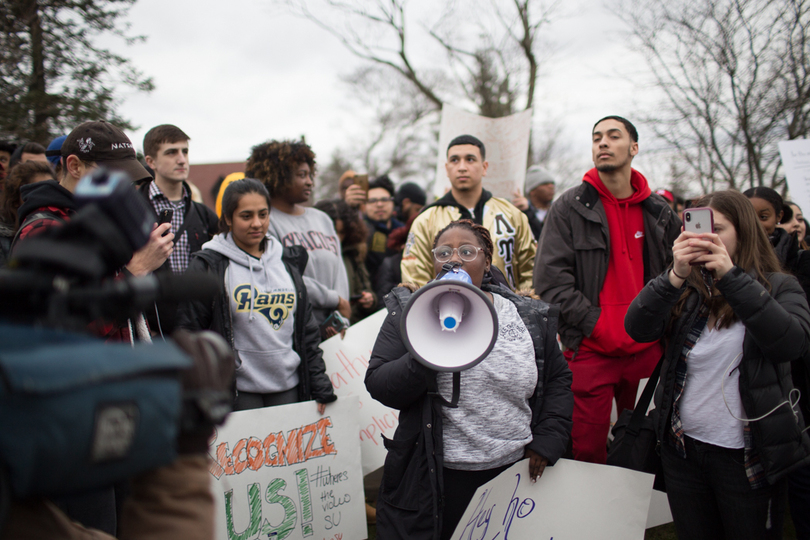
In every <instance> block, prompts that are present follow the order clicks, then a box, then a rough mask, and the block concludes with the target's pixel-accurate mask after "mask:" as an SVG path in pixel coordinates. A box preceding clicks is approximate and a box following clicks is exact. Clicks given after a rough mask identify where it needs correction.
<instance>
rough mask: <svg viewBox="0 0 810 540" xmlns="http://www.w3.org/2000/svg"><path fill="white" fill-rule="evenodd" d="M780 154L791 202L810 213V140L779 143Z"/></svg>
mask: <svg viewBox="0 0 810 540" xmlns="http://www.w3.org/2000/svg"><path fill="white" fill-rule="evenodd" d="M779 154H780V155H781V156H782V166H783V167H784V168H785V178H786V179H787V184H788V189H789V190H790V200H792V201H793V202H795V203H796V204H798V205H799V206H800V207H801V209H802V210H803V211H805V212H810V139H796V140H794V141H782V142H780V143H779Z"/></svg>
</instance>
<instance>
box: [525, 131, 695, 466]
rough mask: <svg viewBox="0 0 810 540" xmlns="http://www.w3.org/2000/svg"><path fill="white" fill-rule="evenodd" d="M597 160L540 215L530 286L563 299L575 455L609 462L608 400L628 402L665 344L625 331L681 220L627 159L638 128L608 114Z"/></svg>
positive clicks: (621, 405)
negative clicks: (633, 336) (636, 337)
mask: <svg viewBox="0 0 810 540" xmlns="http://www.w3.org/2000/svg"><path fill="white" fill-rule="evenodd" d="M592 152H593V163H594V165H595V167H594V168H593V169H591V170H590V171H588V172H587V173H585V177H584V178H583V181H582V184H580V185H579V186H577V187H574V188H571V189H569V190H568V191H566V192H565V193H564V194H563V195H562V196H561V197H560V198H559V199H558V200H557V202H555V203H554V204H553V205H552V206H551V209H550V210H549V212H548V215H547V216H546V219H545V222H544V226H543V232H542V234H541V236H540V240H539V242H538V246H537V257H536V260H535V267H534V288H535V291H536V292H537V294H539V295H540V297H541V298H542V299H543V300H545V301H546V302H549V303H552V304H559V305H560V310H561V313H560V328H559V333H560V339H561V341H562V344H563V347H564V349H565V350H564V353H565V356H566V358H567V359H568V360H569V366H570V368H571V371H572V372H573V375H574V382H573V386H572V388H573V391H574V403H575V405H574V428H573V431H572V434H571V438H572V441H573V456H574V459H578V460H580V461H589V462H593V463H605V460H606V457H607V453H606V443H607V435H608V429H609V428H610V410H611V402H612V401H613V399H614V397H615V399H616V403H617V408H618V410H619V411H620V412H621V411H622V410H623V409H633V408H634V405H635V398H636V392H637V388H638V382H639V380H640V379H643V378H646V377H649V376H650V374H651V373H652V371H653V369H654V367H655V364H656V363H657V362H658V359H659V358H660V356H661V346H660V344H659V343H658V342H655V343H638V342H636V341H633V340H632V339H631V338H630V336H628V335H627V332H626V331H625V330H624V316H625V313H626V312H627V307H628V306H629V305H630V302H632V301H633V299H634V298H635V297H636V295H637V294H638V292H639V291H640V290H641V289H642V288H643V287H644V285H645V284H646V283H647V281H649V280H650V279H651V278H654V277H656V276H657V275H658V274H660V273H661V272H663V271H664V270H665V269H666V268H667V266H668V265H669V264H670V263H671V262H672V243H673V241H674V240H675V238H676V237H677V236H678V234H679V233H680V228H681V221H680V220H679V219H678V217H677V215H675V213H674V212H672V210H671V209H670V207H669V206H668V205H667V202H666V201H665V200H664V199H663V198H662V197H660V196H659V195H656V194H654V193H652V191H651V190H650V188H649V186H648V185H647V180H646V178H644V176H642V175H641V173H639V172H638V171H636V170H634V169H633V168H632V167H631V163H632V161H633V157H635V156H636V154H638V132H637V131H636V128H635V126H633V124H631V123H630V122H629V121H628V120H626V119H624V118H621V117H619V116H608V117H606V118H603V119H601V120H599V121H598V122H597V123H596V124H595V125H594V127H593V132H592Z"/></svg>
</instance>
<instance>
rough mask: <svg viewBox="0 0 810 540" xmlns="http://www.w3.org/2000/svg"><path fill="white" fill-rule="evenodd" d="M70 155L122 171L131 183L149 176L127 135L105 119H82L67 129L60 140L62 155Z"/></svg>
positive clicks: (150, 176)
mask: <svg viewBox="0 0 810 540" xmlns="http://www.w3.org/2000/svg"><path fill="white" fill-rule="evenodd" d="M70 155H75V156H77V157H78V158H80V159H81V160H82V161H95V162H96V163H97V164H98V165H99V166H103V167H106V168H107V169H110V170H113V171H121V172H123V173H126V174H127V175H129V177H130V179H131V180H132V181H133V182H137V181H139V180H143V179H145V178H152V175H150V174H149V172H147V170H146V169H144V167H143V165H141V164H140V162H139V161H138V158H137V157H136V156H135V148H134V147H133V146H132V141H130V140H129V137H127V136H126V135H124V132H123V131H121V130H120V129H119V128H117V127H116V126H114V125H112V124H110V123H109V122H104V121H98V122H85V123H84V124H81V125H80V126H79V127H77V128H76V129H74V130H73V131H71V132H70V134H69V135H68V136H67V138H66V139H65V141H64V142H63V143H62V157H65V158H66V157H68V156H70Z"/></svg>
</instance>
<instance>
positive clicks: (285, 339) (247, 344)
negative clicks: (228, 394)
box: [202, 233, 301, 394]
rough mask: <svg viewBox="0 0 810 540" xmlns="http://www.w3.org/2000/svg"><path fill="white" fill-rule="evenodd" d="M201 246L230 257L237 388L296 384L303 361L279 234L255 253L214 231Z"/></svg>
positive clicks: (268, 389)
mask: <svg viewBox="0 0 810 540" xmlns="http://www.w3.org/2000/svg"><path fill="white" fill-rule="evenodd" d="M202 248H203V249H210V250H212V251H215V252H217V253H220V254H222V255H224V256H225V257H227V258H228V259H229V260H230V263H229V264H228V270H227V271H226V272H225V287H226V289H227V291H228V297H229V298H230V312H231V318H232V320H233V344H234V349H235V350H236V388H237V390H242V391H244V392H256V393H262V394H267V393H271V392H283V391H285V390H290V389H292V388H295V386H296V385H298V382H299V381H298V371H297V370H298V365H299V364H300V363H301V358H300V357H299V356H298V353H297V352H295V351H294V350H293V331H294V327H295V324H294V323H295V321H294V316H295V285H294V284H293V280H292V278H291V277H290V275H289V274H288V273H287V269H286V268H285V267H284V263H283V262H282V261H281V254H282V247H281V245H280V244H279V242H278V240H275V239H274V238H268V240H267V249H266V250H265V251H264V253H263V254H262V256H261V258H259V259H257V258H256V257H253V256H251V255H248V254H247V253H246V252H245V251H243V250H242V249H240V248H239V246H237V245H236V244H235V243H234V241H233V238H232V236H231V233H227V234H218V235H216V236H215V237H214V238H213V239H212V240H211V241H210V242H207V243H205V244H203V247H202Z"/></svg>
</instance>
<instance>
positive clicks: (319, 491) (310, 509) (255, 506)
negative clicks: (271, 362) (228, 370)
mask: <svg viewBox="0 0 810 540" xmlns="http://www.w3.org/2000/svg"><path fill="white" fill-rule="evenodd" d="M357 429H358V428H357V398H343V399H338V400H337V401H336V402H334V403H330V404H329V405H327V406H326V413H325V414H324V415H323V416H321V415H319V414H318V412H317V406H316V404H315V402H314V401H308V402H305V403H295V404H292V405H281V406H278V407H266V408H263V409H254V410H250V411H239V412H235V413H233V414H231V415H230V416H229V417H228V420H227V422H226V423H225V425H223V426H222V427H220V428H219V429H218V430H217V432H216V433H215V434H214V439H213V442H212V443H211V448H210V453H211V457H212V458H213V463H211V466H210V471H211V475H212V477H213V478H212V482H211V489H212V491H213V494H214V499H215V501H216V516H215V525H216V538H217V539H218V540H255V539H267V538H269V539H272V540H285V539H288V538H289V539H290V540H303V539H312V540H315V539H317V540H321V539H327V540H342V539H347V540H348V539H353V538H367V535H368V529H367V526H366V516H365V498H364V495H363V475H362V469H361V467H360V445H359V443H358V440H357V436H356V434H357Z"/></svg>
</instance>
